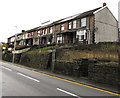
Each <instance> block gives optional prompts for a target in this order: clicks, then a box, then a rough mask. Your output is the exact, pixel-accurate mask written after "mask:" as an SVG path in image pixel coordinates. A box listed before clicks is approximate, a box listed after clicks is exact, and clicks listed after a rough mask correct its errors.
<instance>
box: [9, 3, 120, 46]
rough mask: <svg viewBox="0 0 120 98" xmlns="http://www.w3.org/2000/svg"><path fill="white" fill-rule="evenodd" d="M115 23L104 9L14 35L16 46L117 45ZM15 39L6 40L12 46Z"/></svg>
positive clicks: (113, 18)
mask: <svg viewBox="0 0 120 98" xmlns="http://www.w3.org/2000/svg"><path fill="white" fill-rule="evenodd" d="M118 35H119V33H118V21H117V20H116V18H115V17H114V16H113V14H112V13H111V11H110V10H109V8H108V7H107V6H105V5H104V6H103V7H99V8H96V9H93V10H89V11H86V12H83V13H79V14H76V15H73V16H69V17H66V18H63V19H60V20H57V21H54V22H52V23H49V24H47V25H43V26H39V27H36V28H33V29H30V30H27V31H24V32H22V33H20V34H17V38H16V42H18V43H17V44H19V45H25V46H32V45H51V44H54V43H56V44H71V43H84V44H94V43H99V42H118V40H119V37H118ZM14 41H15V36H12V37H10V38H8V43H14Z"/></svg>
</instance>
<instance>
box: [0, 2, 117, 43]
mask: <svg viewBox="0 0 120 98" xmlns="http://www.w3.org/2000/svg"><path fill="white" fill-rule="evenodd" d="M104 1H105V2H106V3H107V6H108V8H109V9H110V10H111V12H112V13H113V15H114V16H115V17H116V19H117V20H118V2H119V0H0V42H7V38H8V37H10V36H12V35H13V34H15V32H16V28H15V26H17V33H20V32H21V30H28V29H32V28H34V27H38V26H40V25H41V23H43V22H45V21H48V20H52V21H54V20H58V19H61V18H65V17H67V16H71V15H74V14H78V13H82V12H85V11H88V10H91V9H94V8H97V7H101V6H102V3H103V2H104Z"/></svg>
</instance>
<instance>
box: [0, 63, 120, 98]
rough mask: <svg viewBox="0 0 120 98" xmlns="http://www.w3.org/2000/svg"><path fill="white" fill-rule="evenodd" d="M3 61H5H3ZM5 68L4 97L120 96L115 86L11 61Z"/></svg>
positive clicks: (3, 66)
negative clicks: (96, 83)
mask: <svg viewBox="0 0 120 98" xmlns="http://www.w3.org/2000/svg"><path fill="white" fill-rule="evenodd" d="M0 62H1V61H0ZM0 68H2V70H0V71H2V96H49V97H50V96H54V97H57V96H60V97H62V98H63V96H65V97H70V98H71V97H75V98H86V97H88V96H91V98H92V97H95V98H96V96H97V97H98V96H99V97H102V98H103V97H104V98H108V97H110V98H114V97H117V98H118V96H120V94H118V93H117V89H115V88H113V87H112V86H111V87H110V86H106V87H105V85H100V84H99V85H95V84H93V83H92V82H89V81H88V80H86V79H74V78H71V77H67V76H63V75H58V74H55V73H52V72H47V71H40V70H37V69H34V68H29V67H25V66H22V65H18V64H12V63H8V62H2V64H1V63H0Z"/></svg>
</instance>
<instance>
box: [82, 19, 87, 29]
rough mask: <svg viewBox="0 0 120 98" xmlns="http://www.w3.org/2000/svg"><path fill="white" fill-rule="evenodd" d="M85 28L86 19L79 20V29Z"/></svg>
mask: <svg viewBox="0 0 120 98" xmlns="http://www.w3.org/2000/svg"><path fill="white" fill-rule="evenodd" d="M85 26H86V18H82V19H81V27H85Z"/></svg>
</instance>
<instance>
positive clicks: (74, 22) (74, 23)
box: [73, 20, 77, 28]
mask: <svg viewBox="0 0 120 98" xmlns="http://www.w3.org/2000/svg"><path fill="white" fill-rule="evenodd" d="M76 27H77V21H76V20H74V21H73V28H76Z"/></svg>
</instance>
